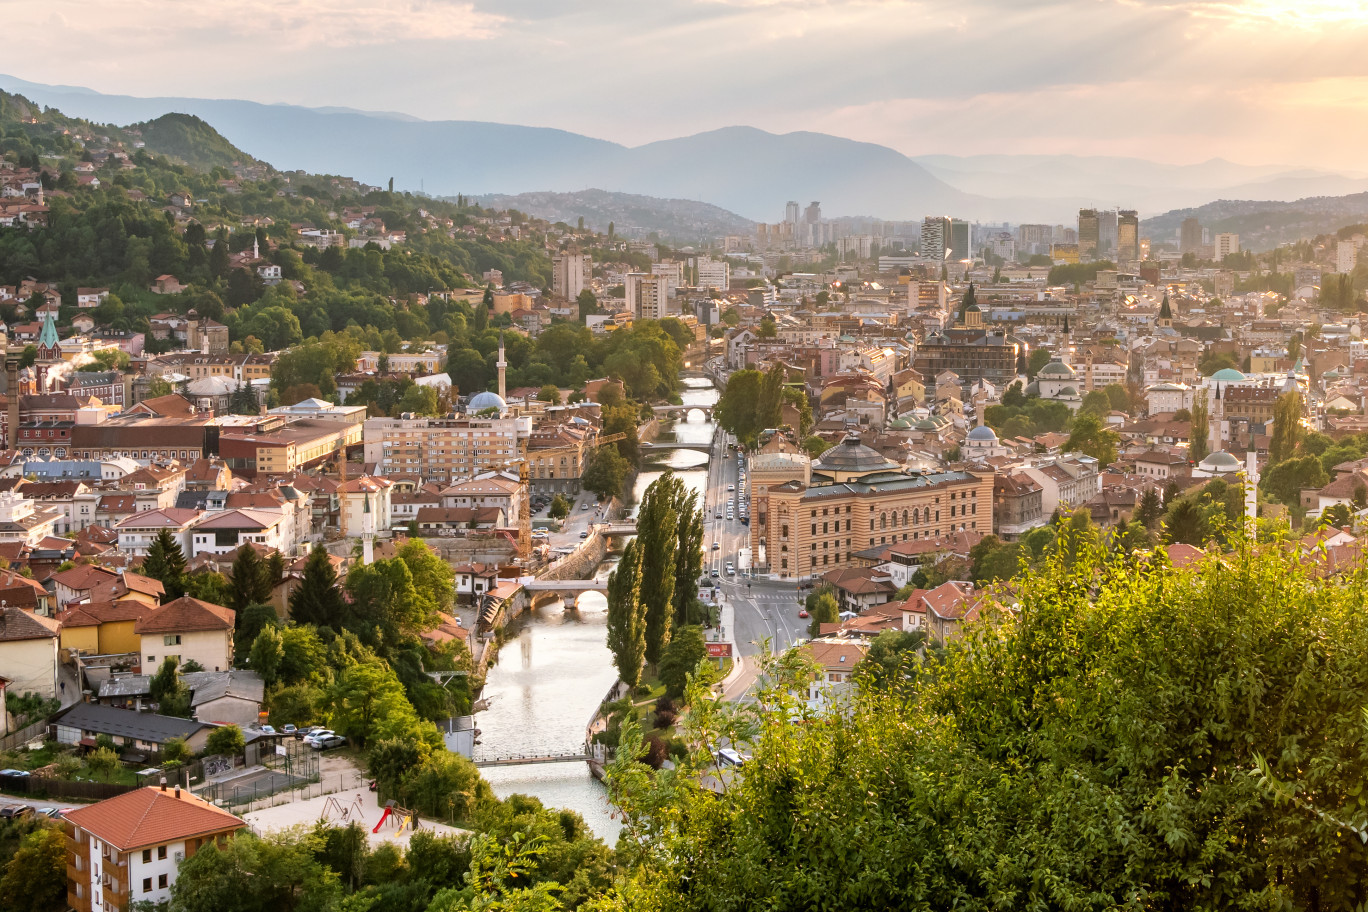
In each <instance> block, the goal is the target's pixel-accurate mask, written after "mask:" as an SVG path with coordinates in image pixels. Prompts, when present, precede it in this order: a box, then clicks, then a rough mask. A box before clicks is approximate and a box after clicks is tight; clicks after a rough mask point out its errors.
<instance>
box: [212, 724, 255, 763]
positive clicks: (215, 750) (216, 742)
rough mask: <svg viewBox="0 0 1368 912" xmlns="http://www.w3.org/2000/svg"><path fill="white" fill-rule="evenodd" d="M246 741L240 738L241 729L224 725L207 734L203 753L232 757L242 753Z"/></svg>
mask: <svg viewBox="0 0 1368 912" xmlns="http://www.w3.org/2000/svg"><path fill="white" fill-rule="evenodd" d="M246 746H247V740H246V739H245V738H243V737H242V729H240V728H238V727H237V726H236V725H225V726H223V727H222V728H216V729H214V730H213V731H212V732H210V733H209V740H208V741H206V742H205V745H204V752H205V753H206V754H210V755H213V756H227V757H232V756H236V755H238V754H240V753H242V751H243V748H245V747H246Z"/></svg>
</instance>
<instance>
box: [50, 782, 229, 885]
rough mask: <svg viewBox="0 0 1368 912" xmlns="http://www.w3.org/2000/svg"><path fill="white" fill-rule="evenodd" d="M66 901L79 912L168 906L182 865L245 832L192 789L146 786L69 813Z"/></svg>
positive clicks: (227, 815)
mask: <svg viewBox="0 0 1368 912" xmlns="http://www.w3.org/2000/svg"><path fill="white" fill-rule="evenodd" d="M63 819H64V821H65V828H66V835H67V860H68V863H67V904H68V905H69V906H70V907H71V908H72V909H75V910H76V912H93V910H97V909H99V910H104V909H120V910H123V909H128V908H130V907H131V906H132V905H133V903H143V902H146V903H149V904H158V903H165V902H166V901H167V900H168V899H170V897H171V885H172V884H174V883H175V882H176V874H177V872H178V871H179V869H180V862H181V861H183V860H185V859H186V858H190V857H191V856H193V855H194V854H195V853H196V852H198V851H199V850H200V849H202V848H203V847H204V846H206V845H210V844H222V843H223V842H225V841H226V840H227V839H228V837H229V836H231V835H232V834H234V833H236V832H237V831H238V830H240V829H242V828H243V826H244V824H243V822H242V820H241V819H239V818H238V817H235V816H234V815H232V814H230V813H228V812H227V811H225V810H222V809H220V808H217V807H215V806H214V805H212V804H210V803H209V802H208V801H205V800H204V799H202V798H197V797H195V796H194V795H192V794H191V793H190V792H189V791H188V790H187V791H182V790H181V789H180V788H179V787H177V788H175V789H167V788H166V787H165V786H163V787H162V788H161V789H155V788H143V789H138V790H137V791H133V792H127V793H126V794H123V795H119V796H117V797H114V798H109V799H106V800H105V801H101V802H98V803H96V804H92V805H89V806H87V807H82V808H75V809H73V810H71V811H69V812H68V813H67V814H65V815H64V818H63Z"/></svg>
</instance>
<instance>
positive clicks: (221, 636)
mask: <svg viewBox="0 0 1368 912" xmlns="http://www.w3.org/2000/svg"><path fill="white" fill-rule="evenodd" d="M235 617H236V613H235V612H234V611H233V610H232V609H231V608H224V607H223V606H222V605H212V604H210V603H209V602H202V601H200V600H199V599H196V598H191V597H190V596H188V595H186V596H182V597H180V598H178V599H175V600H174V601H170V602H167V603H166V604H165V605H162V606H161V607H160V608H158V609H157V610H155V611H153V612H151V613H149V614H147V615H145V616H144V617H143V618H142V619H141V620H139V621H138V622H137V624H136V625H135V626H134V628H133V629H134V632H135V633H137V634H138V636H139V637H140V638H141V647H142V648H141V653H142V662H143V670H144V671H147V672H149V673H153V672H155V671H156V670H157V667H158V666H159V665H160V663H161V662H163V661H165V660H166V659H167V658H173V659H175V660H176V662H177V664H181V665H184V664H185V663H186V662H190V661H195V662H198V663H199V664H200V666H201V667H202V668H203V669H204V670H205V671H223V670H225V669H228V668H232V667H233V628H234V619H235Z"/></svg>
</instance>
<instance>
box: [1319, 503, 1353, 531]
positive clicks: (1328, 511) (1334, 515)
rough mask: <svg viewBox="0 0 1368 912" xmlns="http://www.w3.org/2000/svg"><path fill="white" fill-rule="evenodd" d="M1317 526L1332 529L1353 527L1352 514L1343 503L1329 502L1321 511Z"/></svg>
mask: <svg viewBox="0 0 1368 912" xmlns="http://www.w3.org/2000/svg"><path fill="white" fill-rule="evenodd" d="M1317 525H1319V526H1328V527H1330V528H1333V529H1343V528H1351V529H1352V528H1353V526H1354V516H1353V514H1352V513H1350V512H1349V508H1348V507H1347V506H1345V505H1344V504H1331V505H1330V506H1328V507H1326V508H1325V509H1324V510H1322V511H1321V515H1320V521H1319V522H1318V523H1317Z"/></svg>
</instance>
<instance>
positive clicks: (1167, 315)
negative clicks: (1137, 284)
mask: <svg viewBox="0 0 1368 912" xmlns="http://www.w3.org/2000/svg"><path fill="white" fill-rule="evenodd" d="M1159 319H1161V320H1172V319H1173V310H1172V309H1170V308H1169V302H1168V292H1164V303H1162V304H1160V305H1159Z"/></svg>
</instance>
